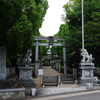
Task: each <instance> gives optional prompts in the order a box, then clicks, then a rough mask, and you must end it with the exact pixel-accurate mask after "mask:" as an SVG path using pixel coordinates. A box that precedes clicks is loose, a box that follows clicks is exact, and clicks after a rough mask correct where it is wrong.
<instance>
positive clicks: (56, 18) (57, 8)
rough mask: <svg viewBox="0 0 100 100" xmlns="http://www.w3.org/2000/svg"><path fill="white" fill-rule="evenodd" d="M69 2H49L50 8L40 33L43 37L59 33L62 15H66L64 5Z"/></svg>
mask: <svg viewBox="0 0 100 100" xmlns="http://www.w3.org/2000/svg"><path fill="white" fill-rule="evenodd" d="M68 1H69V0H48V4H49V8H48V10H47V13H46V15H45V18H44V22H43V23H42V27H41V28H40V30H39V31H40V33H41V35H43V36H53V35H54V34H56V33H57V32H58V31H59V27H60V24H62V23H64V22H62V21H61V15H62V14H64V9H63V5H64V4H66V3H67V2H68Z"/></svg>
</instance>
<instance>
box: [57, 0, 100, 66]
mask: <svg viewBox="0 0 100 100" xmlns="http://www.w3.org/2000/svg"><path fill="white" fill-rule="evenodd" d="M81 3H82V2H81V0H69V2H68V3H67V4H66V5H64V9H65V11H66V15H63V16H62V17H63V18H62V19H63V21H65V24H62V25H61V26H60V28H59V32H58V33H57V34H56V35H57V36H60V37H63V38H65V39H66V54H67V65H68V66H69V67H70V68H71V67H73V66H74V67H78V64H79V62H80V59H81V57H80V50H81V48H82V42H81V41H82V8H81V6H82V5H81ZM65 16H66V17H65ZM84 27H85V49H87V51H88V52H89V53H92V54H93V57H95V60H94V62H95V63H96V65H100V49H99V48H100V40H99V37H100V30H99V29H100V1H99V0H84ZM65 36H66V37H65Z"/></svg>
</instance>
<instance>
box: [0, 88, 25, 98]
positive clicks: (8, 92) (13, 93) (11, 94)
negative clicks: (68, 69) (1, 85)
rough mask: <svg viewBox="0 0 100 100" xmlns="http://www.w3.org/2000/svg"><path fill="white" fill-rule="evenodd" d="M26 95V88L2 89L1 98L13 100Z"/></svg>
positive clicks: (0, 90)
mask: <svg viewBox="0 0 100 100" xmlns="http://www.w3.org/2000/svg"><path fill="white" fill-rule="evenodd" d="M24 97H25V88H24V87H23V88H16V89H0V100H13V99H20V98H24Z"/></svg>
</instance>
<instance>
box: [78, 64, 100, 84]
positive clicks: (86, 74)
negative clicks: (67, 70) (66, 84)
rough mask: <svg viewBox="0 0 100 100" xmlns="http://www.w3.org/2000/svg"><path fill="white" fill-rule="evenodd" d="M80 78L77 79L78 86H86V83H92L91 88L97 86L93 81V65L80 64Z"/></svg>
mask: <svg viewBox="0 0 100 100" xmlns="http://www.w3.org/2000/svg"><path fill="white" fill-rule="evenodd" d="M79 68H80V69H81V77H80V78H79V85H80V86H86V84H87V83H92V84H93V86H98V85H99V84H97V82H96V81H95V78H94V75H93V70H94V69H95V66H94V64H93V63H80V67H79Z"/></svg>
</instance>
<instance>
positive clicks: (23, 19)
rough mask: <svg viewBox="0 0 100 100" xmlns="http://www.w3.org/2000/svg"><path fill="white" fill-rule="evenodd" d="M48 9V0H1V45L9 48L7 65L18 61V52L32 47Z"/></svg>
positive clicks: (23, 51)
mask: <svg viewBox="0 0 100 100" xmlns="http://www.w3.org/2000/svg"><path fill="white" fill-rule="evenodd" d="M47 9H48V2H47V0H0V30H1V31H0V46H6V48H7V59H8V60H7V62H8V63H7V66H13V65H15V64H16V63H15V62H16V58H17V54H18V53H22V54H24V53H25V51H26V49H28V48H32V50H33V51H35V50H34V47H33V44H34V42H33V40H34V36H39V35H40V33H39V28H40V27H41V25H42V22H43V20H44V19H43V18H44V16H45V14H46V11H47Z"/></svg>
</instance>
